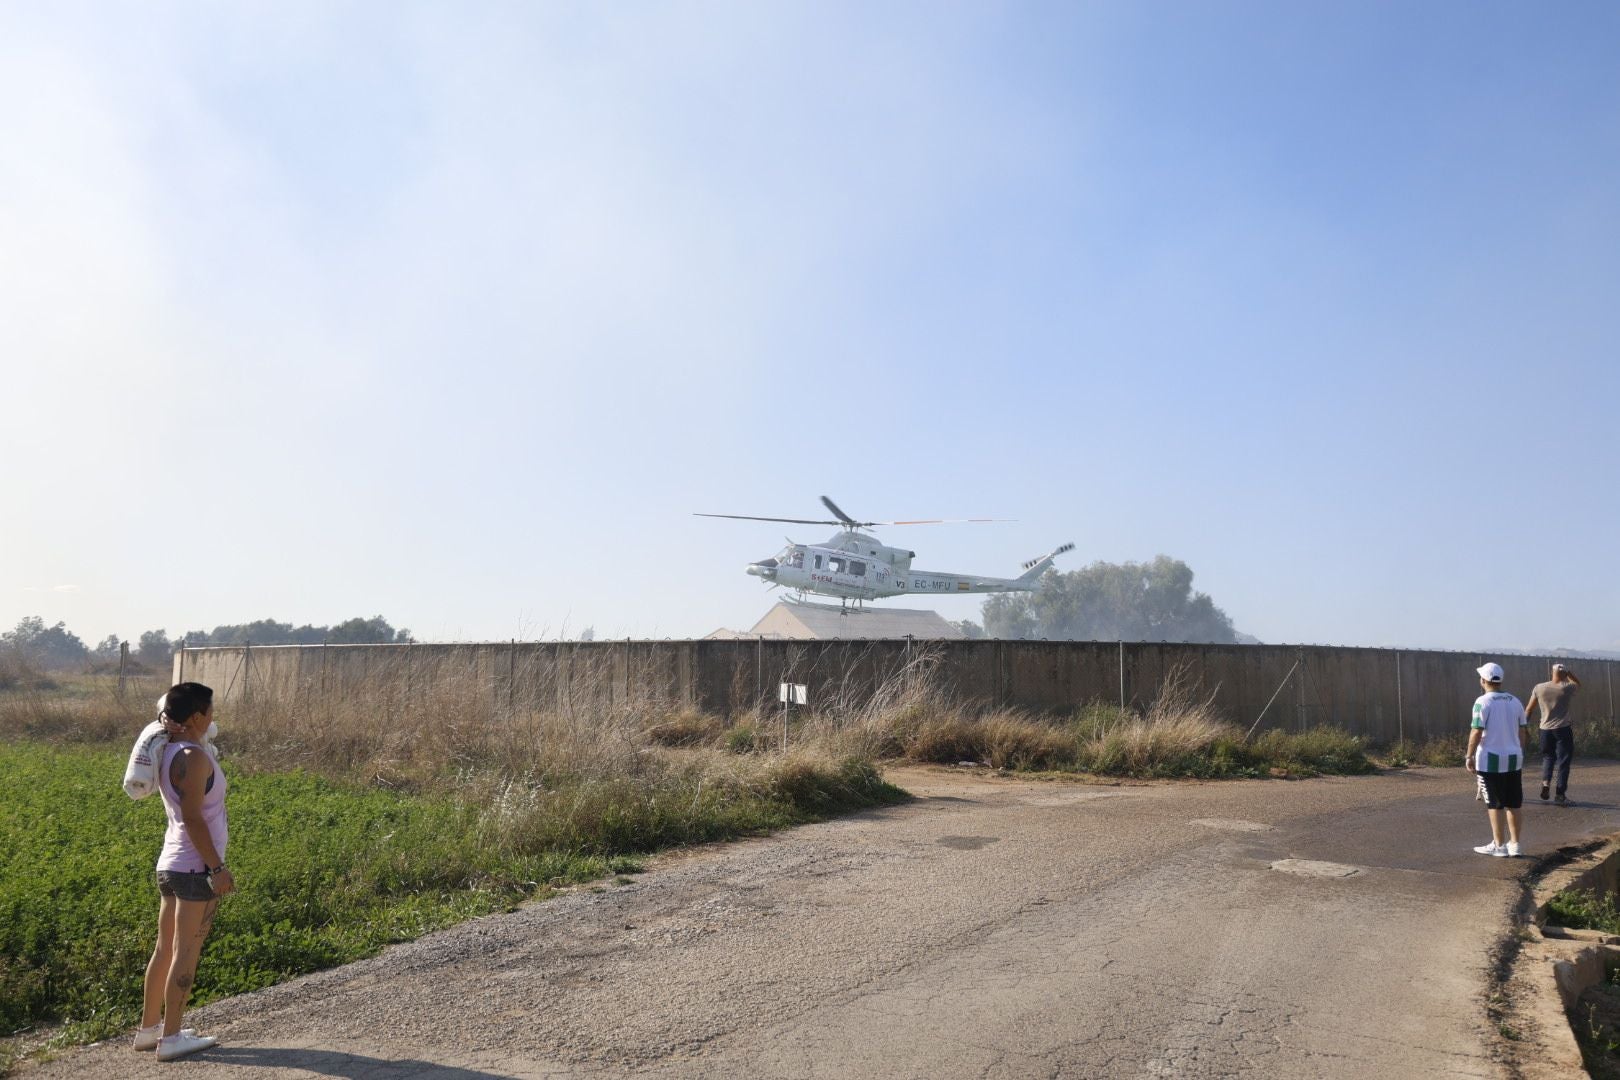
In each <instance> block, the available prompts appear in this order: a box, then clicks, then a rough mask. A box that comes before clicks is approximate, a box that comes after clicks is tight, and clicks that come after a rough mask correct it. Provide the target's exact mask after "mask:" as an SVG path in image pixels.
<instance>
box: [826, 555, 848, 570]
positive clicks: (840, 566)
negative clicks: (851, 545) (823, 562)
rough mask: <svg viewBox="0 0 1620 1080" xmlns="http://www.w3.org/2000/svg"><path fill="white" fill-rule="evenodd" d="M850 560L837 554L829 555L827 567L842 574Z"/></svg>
mask: <svg viewBox="0 0 1620 1080" xmlns="http://www.w3.org/2000/svg"><path fill="white" fill-rule="evenodd" d="M848 562H849V560H848V559H844V558H840V557H839V556H837V555H829V556H827V569H828V570H831V571H832V572H833V573H835V574H842V573H843V572H844V567H845V565H847V564H848Z"/></svg>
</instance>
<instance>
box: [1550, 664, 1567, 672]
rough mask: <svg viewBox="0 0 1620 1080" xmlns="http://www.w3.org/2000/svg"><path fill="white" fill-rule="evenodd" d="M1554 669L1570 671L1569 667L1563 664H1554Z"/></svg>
mask: <svg viewBox="0 0 1620 1080" xmlns="http://www.w3.org/2000/svg"><path fill="white" fill-rule="evenodd" d="M1553 670H1554V671H1568V670H1569V668H1567V667H1565V666H1564V665H1563V664H1554V665H1553Z"/></svg>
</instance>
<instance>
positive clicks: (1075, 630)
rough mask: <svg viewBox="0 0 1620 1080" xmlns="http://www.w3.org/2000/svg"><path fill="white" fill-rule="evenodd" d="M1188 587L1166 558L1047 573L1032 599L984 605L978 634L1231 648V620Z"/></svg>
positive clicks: (1012, 596) (1177, 564) (1015, 597)
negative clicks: (982, 631)
mask: <svg viewBox="0 0 1620 1080" xmlns="http://www.w3.org/2000/svg"><path fill="white" fill-rule="evenodd" d="M1192 581H1193V572H1192V568H1191V567H1189V566H1188V565H1187V564H1186V563H1184V562H1182V561H1181V560H1180V559H1172V558H1170V557H1169V556H1167V555H1159V556H1157V557H1155V558H1154V560H1153V561H1152V562H1149V563H1133V562H1127V563H1107V562H1094V563H1092V564H1091V565H1090V566H1086V567H1083V568H1081V569H1079V570H1073V571H1070V572H1067V573H1063V572H1060V571H1048V573H1047V574H1046V576H1045V577H1044V578H1043V579H1042V580H1041V587H1040V589H1039V590H1038V591H1036V592H1033V593H997V594H995V595H993V596H991V597H990V598H989V599H988V600H986V601H985V604H984V627H985V631H986V633H988V634H989V635H990V636H991V637H1005V638H1060V639H1067V640H1078V641H1114V640H1119V639H1122V640H1125V641H1202V642H1214V643H1221V644H1229V643H1231V642H1233V641H1235V640H1236V632H1235V631H1234V630H1233V627H1232V620H1231V619H1230V618H1228V617H1227V615H1226V612H1224V611H1222V610H1221V609H1220V608H1218V607H1216V606H1215V602H1214V601H1213V600H1211V599H1210V598H1209V596H1208V595H1207V594H1205V593H1201V592H1195V591H1193V587H1192Z"/></svg>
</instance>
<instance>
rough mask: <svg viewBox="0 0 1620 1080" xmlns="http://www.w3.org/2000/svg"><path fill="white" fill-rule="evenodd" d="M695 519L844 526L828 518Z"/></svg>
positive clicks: (750, 516)
mask: <svg viewBox="0 0 1620 1080" xmlns="http://www.w3.org/2000/svg"><path fill="white" fill-rule="evenodd" d="M692 516H693V517H712V518H730V519H731V520H733V521H785V522H787V523H788V524H789V525H842V524H844V523H843V522H842V521H828V520H827V519H826V518H773V517H755V516H754V515H753V514H693V515H692Z"/></svg>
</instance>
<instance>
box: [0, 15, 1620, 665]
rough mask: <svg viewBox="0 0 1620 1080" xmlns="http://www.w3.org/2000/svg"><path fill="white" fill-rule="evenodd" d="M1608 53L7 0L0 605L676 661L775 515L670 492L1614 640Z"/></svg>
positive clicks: (1010, 567)
mask: <svg viewBox="0 0 1620 1080" xmlns="http://www.w3.org/2000/svg"><path fill="white" fill-rule="evenodd" d="M1617 42H1620V7H1617V6H1616V5H1613V4H1608V3H1593V4H1576V3H1560V4H1556V5H1528V4H1522V3H1478V2H1474V0H1467V2H1454V3H1391V4H1375V3H1367V2H1360V0H1358V2H1354V3H1346V4H1342V5H1337V4H1322V3H1297V2H1292V0H1290V2H1286V3H1276V4H1256V3H1244V4H1223V3H1199V4H1179V3H1177V4H1172V3H1163V4H1153V3H1129V4H1101V3H1084V4H1082V3H1053V4H1006V5H991V4H941V3H918V4H899V3H881V4H865V3H863V4H849V5H836V4H830V3H815V4H803V5H796V4H787V3H764V4H758V3H746V4H745V3H731V4H700V3H689V4H676V5H652V4H584V3H581V4H569V5H562V4H551V5H545V4H528V3H521V4H519V3H514V4H510V5H497V4H487V3H486V4H475V3H455V4H450V3H442V4H432V5H410V4H398V3H388V4H342V3H330V2H319V3H308V4H298V3H283V2H277V3H245V2H244V3H232V4H228V5H219V4H209V5H204V4H193V5H149V4H129V5H121V4H112V3H96V4H87V5H78V4H71V3H52V4H20V3H17V4H6V5H4V6H0V102H4V104H3V105H0V372H3V381H0V454H3V459H0V460H3V461H4V474H3V475H4V477H5V481H4V485H5V498H4V503H3V506H4V508H5V509H4V514H5V519H4V522H3V524H0V625H3V626H10V625H12V624H14V623H15V622H16V620H17V619H18V618H21V617H22V616H24V615H31V614H39V615H42V616H44V617H45V618H46V619H47V620H49V621H53V622H54V621H55V620H57V619H65V620H66V621H67V622H68V624H69V626H70V627H72V628H73V629H74V630H76V631H77V632H78V633H79V634H80V635H81V636H82V637H85V638H86V639H87V640H89V641H91V642H94V641H95V640H97V639H99V638H100V637H102V636H104V635H106V634H109V633H116V634H120V635H134V634H137V633H139V632H140V631H142V630H145V629H150V628H153V627H164V628H167V629H168V630H170V631H171V632H172V633H176V634H178V633H179V632H180V631H182V630H185V629H190V628H195V627H200V626H212V625H214V624H216V623H220V622H236V621H242V620H247V619H251V618H258V617H264V616H274V617H277V618H281V619H284V620H290V621H294V622H306V621H313V622H329V621H333V620H337V619H341V618H345V617H348V616H351V615H356V614H361V615H370V614H374V613H378V612H380V613H383V614H385V615H386V616H388V617H389V618H390V619H392V620H393V621H394V622H395V623H396V624H402V625H407V626H409V627H411V628H412V629H414V630H415V631H416V632H417V634H418V636H419V637H421V638H424V639H434V638H507V637H512V636H523V637H535V636H541V635H555V634H557V633H559V632H563V631H566V632H567V633H569V634H574V633H577V632H578V631H579V630H580V629H581V628H583V627H584V626H587V625H590V626H594V628H595V629H596V631H597V633H598V634H599V635H601V636H616V635H627V634H635V635H638V636H639V635H653V636H660V637H662V636H688V635H699V634H703V633H706V632H708V631H710V630H712V629H714V628H715V627H718V626H722V625H724V626H731V627H746V626H748V625H751V624H752V622H753V621H754V620H755V619H756V618H757V617H758V616H759V615H760V614H762V613H763V612H764V611H765V609H766V607H767V605H768V603H769V599H768V597H767V595H766V594H765V592H764V590H763V587H762V585H761V583H760V582H758V581H757V580H755V579H753V578H749V577H746V576H745V575H744V574H743V572H742V568H743V566H744V564H745V563H746V562H748V561H749V560H751V559H757V558H761V557H764V556H766V555H769V554H772V553H773V552H774V551H775V550H776V549H777V548H779V547H780V546H781V543H782V538H783V533H784V529H783V528H782V527H778V526H772V525H768V524H749V523H741V522H736V523H732V522H719V521H711V520H705V519H702V518H694V517H691V516H689V515H690V514H691V512H692V511H716V512H722V513H742V514H765V515H778V516H787V517H794V516H812V517H813V516H818V515H819V506H818V504H817V502H816V497H817V496H818V495H820V494H823V493H826V494H829V495H831V496H832V497H833V498H835V499H837V500H838V501H839V502H840V503H842V505H843V506H844V507H845V509H847V510H849V511H851V512H853V513H856V514H858V515H861V516H869V517H878V518H886V517H916V516H948V517H958V516H981V515H984V516H997V517H1008V518H1016V519H1018V520H1017V522H1016V523H1014V524H1007V525H995V526H982V527H973V528H969V527H955V528H953V527H945V528H934V529H929V530H924V529H920V528H919V529H911V530H898V529H896V530H889V531H886V532H883V533H881V534H880V535H883V536H884V537H885V539H888V540H890V541H891V542H896V543H905V544H908V545H909V546H911V547H912V548H914V549H915V550H917V551H918V553H919V558H918V560H917V561H918V564H919V565H921V566H923V567H930V568H936V569H944V570H964V571H970V572H982V573H995V574H1001V573H1011V572H1014V571H1015V569H1016V567H1017V564H1018V563H1019V561H1021V560H1022V559H1025V558H1028V557H1030V556H1033V555H1036V554H1039V553H1040V552H1042V551H1045V550H1047V549H1049V548H1051V547H1053V546H1055V545H1056V544H1058V543H1061V542H1063V541H1066V540H1073V541H1074V542H1075V543H1076V544H1077V545H1078V547H1077V550H1076V551H1075V552H1074V553H1073V554H1071V555H1069V556H1066V557H1065V558H1064V560H1063V561H1062V563H1061V564H1060V565H1062V566H1063V567H1066V568H1070V569H1072V568H1075V567H1078V566H1081V565H1084V564H1085V563H1086V562H1089V561H1091V560H1093V559H1107V560H1111V561H1119V560H1126V559H1132V560H1143V559H1149V558H1151V557H1152V556H1154V555H1155V554H1157V553H1160V552H1163V553H1166V554H1169V555H1173V556H1176V557H1178V558H1181V559H1184V560H1186V561H1187V562H1188V563H1189V564H1190V565H1191V566H1192V567H1193V569H1194V570H1195V571H1196V573H1197V585H1198V587H1199V588H1201V589H1203V590H1205V591H1207V592H1209V593H1210V594H1211V595H1212V596H1213V597H1214V598H1215V601H1216V602H1217V603H1218V604H1220V605H1221V606H1222V607H1224V608H1225V609H1226V611H1227V612H1228V613H1230V614H1231V616H1232V617H1233V619H1234V620H1235V621H1236V623H1237V625H1238V626H1239V627H1240V628H1241V629H1243V630H1246V631H1248V632H1250V633H1253V634H1256V635H1258V636H1260V637H1261V638H1263V639H1265V640H1267V641H1290V642H1291V641H1313V642H1335V643H1348V644H1364V645H1381V644H1422V645H1435V646H1447V647H1458V648H1474V647H1484V646H1488V645H1500V646H1525V647H1530V646H1559V645H1567V646H1573V647H1586V648H1620V579H1617V574H1616V562H1615V554H1616V545H1617V540H1620V510H1617V496H1616V488H1617V484H1616V465H1617V463H1620V455H1617V452H1616V446H1615V413H1616V409H1617V408H1620V366H1617V352H1620V51H1617V48H1616V43H1617ZM787 531H790V532H791V534H792V536H793V537H794V538H795V539H798V540H819V539H824V538H825V535H826V534H827V533H830V531H831V530H825V529H819V528H816V527H803V526H794V527H789V529H788V530H787ZM777 595H779V594H777ZM940 610H942V611H943V612H944V613H945V614H946V615H947V616H949V617H952V618H961V617H965V616H969V615H976V614H977V611H978V603H977V601H969V600H967V599H951V600H948V601H944V602H942V604H941V607H940Z"/></svg>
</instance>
